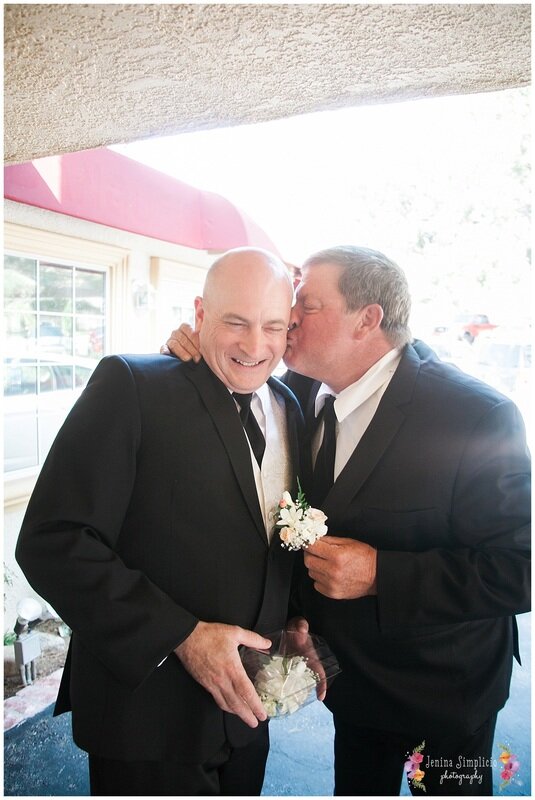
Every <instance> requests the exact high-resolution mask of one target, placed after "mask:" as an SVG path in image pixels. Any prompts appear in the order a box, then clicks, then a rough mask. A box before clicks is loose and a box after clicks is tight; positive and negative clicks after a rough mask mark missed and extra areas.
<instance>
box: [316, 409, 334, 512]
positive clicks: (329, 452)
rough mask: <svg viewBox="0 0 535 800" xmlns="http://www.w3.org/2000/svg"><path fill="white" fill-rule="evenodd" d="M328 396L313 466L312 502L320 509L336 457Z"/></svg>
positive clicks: (327, 490)
mask: <svg viewBox="0 0 535 800" xmlns="http://www.w3.org/2000/svg"><path fill="white" fill-rule="evenodd" d="M335 400H336V398H335V397H334V396H333V395H332V394H329V395H327V397H326V398H325V405H324V406H323V441H322V443H321V447H320V449H319V450H318V455H317V456H316V463H315V465H314V476H313V477H314V484H313V485H314V502H315V503H316V504H317V505H318V506H320V507H321V504H322V503H323V501H324V500H325V498H326V497H327V495H328V493H329V490H330V488H331V486H332V485H333V483H334V457H335V455H336V414H335V413H334V401H335Z"/></svg>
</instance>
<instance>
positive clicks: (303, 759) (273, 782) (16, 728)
mask: <svg viewBox="0 0 535 800" xmlns="http://www.w3.org/2000/svg"><path fill="white" fill-rule="evenodd" d="M518 623H519V629H520V642H521V652H522V661H523V666H522V667H519V666H518V664H516V662H515V665H514V668H513V680H512V684H511V696H510V698H509V701H508V702H507V704H506V706H505V708H504V709H503V710H502V711H501V712H500V714H499V715H498V724H497V727H496V736H495V740H494V741H495V745H494V749H493V757H494V758H496V759H497V758H498V756H499V754H500V752H499V747H498V745H499V744H505V745H509V746H511V748H512V749H513V751H514V752H515V754H516V755H517V758H518V760H519V762H520V770H519V772H518V774H517V777H516V780H515V781H514V782H512V783H511V784H509V786H507V787H506V788H505V789H503V791H500V783H501V779H500V776H499V762H498V765H497V767H496V768H495V769H494V794H495V795H504V796H517V797H518V796H531V718H530V675H531V670H530V615H529V614H523V615H522V616H520V617H519V618H518ZM60 676H61V670H58V671H57V672H56V673H53V675H49V676H48V677H47V678H43V679H41V680H38V681H36V682H35V683H34V684H33V685H32V686H28V687H26V688H25V689H22V690H21V691H20V692H19V693H18V694H17V695H16V696H15V697H13V698H9V699H8V700H6V701H5V702H4V715H5V718H4V731H5V742H4V796H6V797H10V796H11V797H12V796H17V797H35V796H43V795H48V796H53V797H58V796H87V795H88V794H89V782H88V777H87V766H86V765H87V757H86V754H85V753H84V752H82V751H81V750H79V749H78V748H77V747H76V746H75V745H74V744H73V743H72V738H71V720H70V714H63V715H61V716H60V717H55V718H54V717H52V705H51V703H52V702H53V700H54V699H55V696H56V692H57V686H58V684H59V678H60ZM333 736H334V731H333V726H332V721H331V714H330V713H329V711H328V710H327V709H326V708H325V706H324V705H323V704H322V703H312V704H311V705H309V706H307V707H306V708H304V709H302V710H301V711H299V713H298V714H295V715H292V716H289V717H285V718H283V719H279V720H273V721H272V723H271V724H270V737H271V750H270V754H269V759H268V764H267V770H266V778H265V782H264V789H263V792H262V794H263V795H264V796H273V797H290V796H330V795H332V789H333ZM355 769H365V765H359V764H356V765H355ZM401 794H402V795H410V792H409V790H408V787H407V785H406V784H404V785H403V787H402V791H401Z"/></svg>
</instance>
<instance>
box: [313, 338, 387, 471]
mask: <svg viewBox="0 0 535 800" xmlns="http://www.w3.org/2000/svg"><path fill="white" fill-rule="evenodd" d="M400 361H401V351H400V350H399V348H395V349H393V350H390V351H389V352H388V353H387V354H386V355H384V356H383V357H382V358H381V359H379V361H377V362H376V363H375V364H374V365H373V366H372V367H370V369H369V370H368V371H367V372H366V373H365V374H364V375H363V376H362V378H359V380H358V381H355V383H352V384H351V385H350V386H347V387H346V388H345V389H343V390H342V391H341V392H340V393H339V394H337V393H336V392H333V390H332V389H330V388H329V387H328V386H327V384H325V383H322V384H321V386H320V388H319V391H318V394H317V396H316V407H315V412H316V417H317V416H318V415H319V413H320V411H321V409H322V408H323V405H324V403H325V398H326V397H327V395H330V394H332V395H334V396H335V397H336V400H335V401H334V411H335V414H336V420H337V422H336V457H335V462H334V479H335V480H336V478H337V477H338V476H339V474H340V473H341V472H342V470H343V468H344V467H345V465H346V464H347V462H348V461H349V458H350V457H351V455H352V453H353V451H354V450H355V448H356V447H357V445H358V443H359V442H360V440H361V439H362V436H363V435H364V432H365V430H366V428H367V427H368V425H369V424H370V422H371V421H372V419H373V416H374V414H375V412H376V411H377V407H378V406H379V402H380V400H381V397H382V396H383V394H384V392H385V390H386V387H387V386H388V384H389V383H390V381H391V379H392V376H393V375H394V372H395V371H396V369H397V367H398V364H399V362H400ZM322 440H323V423H321V425H320V426H319V428H318V430H317V432H316V434H315V436H314V441H313V446H312V450H313V457H314V463H315V462H316V456H317V454H318V450H319V448H320V446H321V442H322Z"/></svg>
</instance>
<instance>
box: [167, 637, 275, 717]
mask: <svg viewBox="0 0 535 800" xmlns="http://www.w3.org/2000/svg"><path fill="white" fill-rule="evenodd" d="M241 644H244V645H246V646H248V647H257V648H260V649H267V648H269V647H270V646H271V642H270V641H269V639H265V638H264V637H263V636H260V635H259V634H258V633H254V632H253V631H248V630H245V629H244V628H240V627H238V626H237V625H223V624H222V623H218V622H199V623H198V624H197V626H196V627H195V628H194V629H193V631H192V632H191V633H190V635H189V636H188V637H187V638H186V639H185V640H184V641H183V642H182V643H181V644H179V646H178V647H177V648H175V653H176V655H177V656H178V658H179V659H180V661H181V662H182V664H183V665H184V667H185V668H186V669H187V671H188V672H189V673H190V675H191V676H192V677H193V678H195V680H196V681H197V682H198V683H200V684H201V686H204V688H205V689H206V690H207V691H208V692H210V694H211V695H212V697H213V698H214V700H215V701H216V703H217V705H218V706H219V708H221V709H223V711H228V712H230V713H231V714H237V715H238V716H239V717H240V718H241V719H242V720H243V721H244V722H245V723H246V724H247V725H249V726H250V727H251V728H256V727H257V725H258V720H260V721H263V720H265V719H266V718H267V714H266V712H265V709H264V706H263V705H262V703H261V702H260V698H259V697H258V695H257V693H256V691H255V688H254V686H253V684H252V683H251V681H250V680H249V678H248V677H247V673H246V672H245V670H244V668H243V665H242V663H241V660H240V657H239V655H238V647H239V645H241Z"/></svg>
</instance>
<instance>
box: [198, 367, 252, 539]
mask: <svg viewBox="0 0 535 800" xmlns="http://www.w3.org/2000/svg"><path fill="white" fill-rule="evenodd" d="M185 374H186V375H187V377H188V378H189V380H190V381H191V382H192V383H193V384H194V385H195V387H196V388H197V391H198V392H199V394H200V396H201V399H202V401H203V403H204V405H205V406H206V409H207V411H208V413H209V414H210V416H211V417H212V420H213V422H214V425H215V427H216V430H217V432H218V434H219V436H220V438H221V440H222V442H223V444H224V446H225V449H226V451H227V453H228V457H229V459H230V463H231V465H232V469H233V470H234V473H235V475H236V479H237V481H238V484H239V487H240V490H241V492H242V494H243V498H244V500H245V502H246V504H247V507H248V508H249V511H250V513H251V517H252V518H253V521H254V523H255V526H256V529H257V531H258V533H259V534H260V536H261V538H262V541H263V542H264V544H265V545H266V547H267V544H268V543H267V537H266V529H265V526H264V521H263V518H262V512H261V510H260V504H259V502H258V493H257V491H256V484H255V480H254V474H253V468H252V465H251V453H250V450H249V445H248V443H247V438H246V436H245V432H244V430H243V426H242V424H241V421H240V417H239V414H238V412H237V410H236V404H235V403H234V400H233V399H232V396H231V394H230V392H229V391H228V390H227V388H226V387H225V386H224V385H223V384H222V383H221V381H220V380H219V379H218V378H217V377H216V376H215V375H214V373H213V372H212V371H211V370H210V369H209V367H208V366H207V365H206V363H205V362H204V361H201V362H200V363H199V364H193V362H190V363H188V364H187V365H186V370H185ZM207 457H208V458H209V454H208V456H207Z"/></svg>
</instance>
